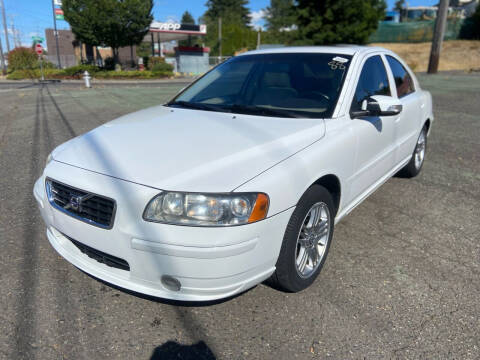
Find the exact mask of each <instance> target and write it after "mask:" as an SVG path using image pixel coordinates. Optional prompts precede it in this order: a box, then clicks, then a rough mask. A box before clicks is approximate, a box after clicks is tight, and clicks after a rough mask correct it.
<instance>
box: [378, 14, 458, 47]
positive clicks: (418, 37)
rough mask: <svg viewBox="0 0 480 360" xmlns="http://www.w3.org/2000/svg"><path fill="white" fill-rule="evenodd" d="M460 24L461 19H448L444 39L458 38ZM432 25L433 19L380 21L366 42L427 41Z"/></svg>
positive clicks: (433, 24)
mask: <svg viewBox="0 0 480 360" xmlns="http://www.w3.org/2000/svg"><path fill="white" fill-rule="evenodd" d="M462 24H463V20H462V19H459V18H453V19H449V20H448V22H447V28H446V29H445V40H454V39H458V38H459V35H460V30H461V28H462ZM434 26H435V20H426V21H410V22H401V23H380V24H379V25H378V29H377V30H376V31H375V32H374V33H373V34H372V35H371V36H370V38H369V40H368V42H370V43H386V42H428V41H432V38H433V28H434Z"/></svg>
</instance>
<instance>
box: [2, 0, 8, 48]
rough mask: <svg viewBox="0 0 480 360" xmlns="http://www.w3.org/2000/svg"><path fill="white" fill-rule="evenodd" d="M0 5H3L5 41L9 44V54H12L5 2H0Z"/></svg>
mask: <svg viewBox="0 0 480 360" xmlns="http://www.w3.org/2000/svg"><path fill="white" fill-rule="evenodd" d="M0 5H2V18H3V30H4V31H5V40H6V44H7V52H10V43H9V41H8V30H7V16H6V15H5V4H4V2H3V0H0Z"/></svg>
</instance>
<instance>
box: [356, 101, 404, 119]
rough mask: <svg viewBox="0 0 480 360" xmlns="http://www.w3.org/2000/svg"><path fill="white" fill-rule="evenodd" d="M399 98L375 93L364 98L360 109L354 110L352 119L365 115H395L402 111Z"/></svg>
mask: <svg viewBox="0 0 480 360" xmlns="http://www.w3.org/2000/svg"><path fill="white" fill-rule="evenodd" d="M402 108H403V107H402V104H401V103H400V101H399V100H398V99H395V98H393V97H391V96H385V95H374V96H370V97H369V98H368V99H365V100H363V102H362V109H361V110H360V111H352V112H351V114H350V116H351V117H352V119H354V118H357V117H363V116H395V115H398V114H400V113H401V112H402Z"/></svg>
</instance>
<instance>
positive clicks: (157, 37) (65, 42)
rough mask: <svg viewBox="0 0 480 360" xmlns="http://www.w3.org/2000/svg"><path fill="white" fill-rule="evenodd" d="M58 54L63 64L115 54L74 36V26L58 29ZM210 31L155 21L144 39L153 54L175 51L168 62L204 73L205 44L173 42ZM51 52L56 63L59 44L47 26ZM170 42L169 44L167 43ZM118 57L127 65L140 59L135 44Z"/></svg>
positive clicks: (101, 59) (96, 61)
mask: <svg viewBox="0 0 480 360" xmlns="http://www.w3.org/2000/svg"><path fill="white" fill-rule="evenodd" d="M57 34H58V54H59V55H60V64H61V67H62V68H65V67H70V66H74V65H77V64H80V63H94V64H97V65H100V66H101V65H103V63H104V61H105V59H106V58H108V57H111V56H113V52H112V49H111V48H108V47H100V46H95V47H94V46H91V45H88V44H82V43H81V42H80V41H78V40H77V39H75V35H74V34H73V33H72V31H71V30H58V32H57ZM206 34H207V26H206V25H194V24H179V23H171V22H168V23H162V22H158V21H154V22H152V24H151V26H150V30H149V32H148V33H147V35H146V36H145V38H144V41H143V42H144V43H148V44H150V48H151V56H161V57H164V55H165V52H166V51H168V52H170V53H173V54H174V56H173V57H172V58H168V62H169V63H172V65H174V67H175V69H176V70H177V71H179V72H184V73H203V72H205V71H207V70H208V68H209V65H208V53H209V51H210V49H208V48H205V47H199V46H195V47H178V46H177V47H173V46H172V42H178V41H180V40H187V39H191V38H192V37H199V36H200V37H203V36H205V35H206ZM45 37H46V40H47V49H48V55H47V58H48V60H49V61H50V62H52V63H54V64H57V63H58V57H57V45H56V39H55V36H54V30H53V29H46V30H45ZM165 44H167V46H165ZM119 61H120V63H121V64H122V66H124V67H131V66H132V64H137V63H138V56H137V48H136V46H132V47H124V48H120V49H119Z"/></svg>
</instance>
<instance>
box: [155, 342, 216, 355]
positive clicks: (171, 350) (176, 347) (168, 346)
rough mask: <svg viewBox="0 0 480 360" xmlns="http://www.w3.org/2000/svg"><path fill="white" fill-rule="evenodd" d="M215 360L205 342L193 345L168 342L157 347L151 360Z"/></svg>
mask: <svg viewBox="0 0 480 360" xmlns="http://www.w3.org/2000/svg"><path fill="white" fill-rule="evenodd" d="M170 359H172V360H173V359H176V360H177V359H182V360H215V359H216V357H215V355H214V354H213V352H212V350H210V348H209V347H208V346H207V344H205V342H203V341H199V342H198V343H196V344H193V345H182V344H179V343H177V342H176V341H167V342H166V343H165V344H163V345H160V346H157V347H156V348H155V350H154V351H153V353H152V356H151V357H150V360H170Z"/></svg>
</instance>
